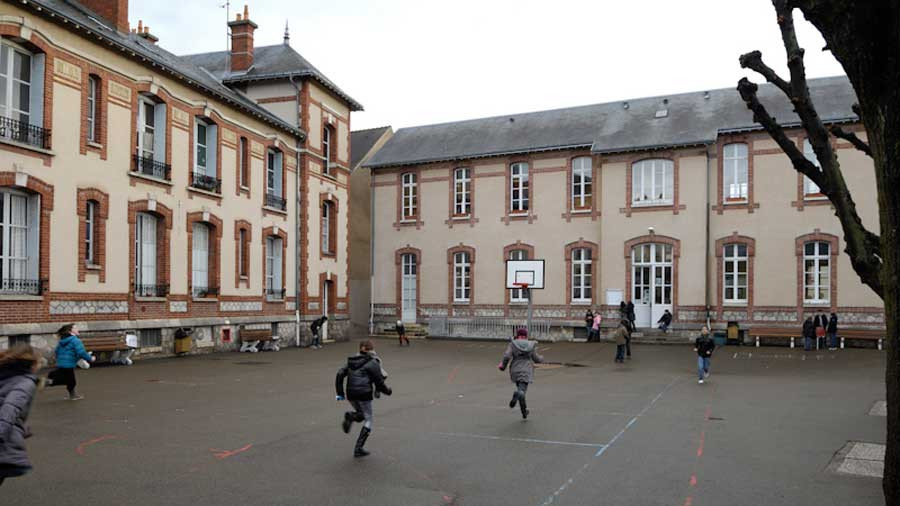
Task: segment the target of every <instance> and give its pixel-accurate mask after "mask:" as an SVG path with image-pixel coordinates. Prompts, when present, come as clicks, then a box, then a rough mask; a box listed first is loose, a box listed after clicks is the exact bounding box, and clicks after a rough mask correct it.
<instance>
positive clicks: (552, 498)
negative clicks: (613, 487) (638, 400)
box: [541, 378, 679, 506]
mask: <svg viewBox="0 0 900 506" xmlns="http://www.w3.org/2000/svg"><path fill="white" fill-rule="evenodd" d="M678 380H679V378H675V379H673V380H672V381H670V382H669V384H668V385H666V386H665V388H663V389H662V390H661V391H660V392H659V393H658V394H656V397H654V398H653V400H651V401H650V402H649V403H648V404H647V405H646V406H644V409H642V410H641V411H640V412H639V413H638V414H636V415H634V417H632V418H631V420H629V421H628V423H627V424H625V427H623V428H622V430H620V431H619V432H618V433H617V434H616V435H615V436H613V438H612V439H610V440H609V442H608V443H606V444H605V445H602V446H600V449H599V450H597V453H595V454H594V458H593V459H591V460H589V461H587V463H585V464H584V465H583V466H581V469H579V470H578V471H576V472H575V474H573V475H572V476H571V477H570V478H569V479H568V480H566V482H565V483H563V484H562V486H560V487H559V488H558V489H556V491H555V492H553V494H551V495H550V497H548V498H547V500H545V501H544V502H542V503H541V506H549V505H550V504H553V501H555V500H556V498H557V497H559V495H560V494H562V493H563V492H564V491H565V490H566V489H567V488H569V486H570V485H572V484H573V483H575V480H577V479H578V478H579V477H580V476H581V475H582V474H584V472H585V471H586V470H587V468H588V466H590V464H591V462H593V461H594V459H597V458H599V457H601V456H603V454H604V453H606V450H608V449H609V448H610V447H611V446H612V445H613V444H615V443H616V441H618V440H619V438H620V437H622V436H623V435H624V434H625V432H627V431H628V429H630V428H631V426H632V425H634V424H635V423H636V422H637V421H638V418H640V417H642V416H643V415H644V414H646V413H647V411H649V410H650V408H652V407H653V406H654V405H655V404H656V402H657V401H658V400H659V399H661V398H662V396H663V395H664V394H665V393H666V392H668V391H669V389H671V388H672V387H673V386H674V385H675V384H676V383H678Z"/></svg>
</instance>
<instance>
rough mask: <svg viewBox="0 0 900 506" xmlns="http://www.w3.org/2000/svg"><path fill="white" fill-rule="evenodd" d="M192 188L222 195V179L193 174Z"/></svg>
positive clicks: (197, 173)
mask: <svg viewBox="0 0 900 506" xmlns="http://www.w3.org/2000/svg"><path fill="white" fill-rule="evenodd" d="M191 186H192V187H194V188H197V189H200V190H206V191H208V192H213V193H222V180H221V179H219V178H217V177H213V176H207V175H206V174H201V173H199V172H191Z"/></svg>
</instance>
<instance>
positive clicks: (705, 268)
mask: <svg viewBox="0 0 900 506" xmlns="http://www.w3.org/2000/svg"><path fill="white" fill-rule="evenodd" d="M710 146H711V145H710V144H707V145H706V207H705V208H704V209H705V210H706V256H705V258H706V260H705V262H704V265H703V279H704V282H703V286H704V288H705V290H706V296H705V299H704V305H705V306H706V328H710V316H709V294H710V290H709V269H710V265H709V258H710V256H709V219H710V214H711V212H712V209H710V207H709V189H710V188H709V171H710V157H709V149H710ZM716 163H718V160H717V161H716Z"/></svg>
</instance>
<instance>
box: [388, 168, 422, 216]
mask: <svg viewBox="0 0 900 506" xmlns="http://www.w3.org/2000/svg"><path fill="white" fill-rule="evenodd" d="M404 174H415V176H416V214H415V215H414V216H412V217H410V218H406V219H404V218H403V175H404ZM396 185H397V201H396V202H397V219H396V221H395V222H394V228H395V229H396V230H400V228H401V227H416V230H419V229H421V228H422V225H424V224H425V222H424V221H422V172H421V170H419V168H418V167H415V168H412V169H409V170H401V171H397V183H396Z"/></svg>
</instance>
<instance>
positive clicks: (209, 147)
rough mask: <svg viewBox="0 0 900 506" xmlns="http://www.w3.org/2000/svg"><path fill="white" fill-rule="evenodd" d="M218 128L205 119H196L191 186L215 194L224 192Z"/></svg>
mask: <svg viewBox="0 0 900 506" xmlns="http://www.w3.org/2000/svg"><path fill="white" fill-rule="evenodd" d="M217 142H218V127H217V126H216V125H215V124H214V123H211V122H210V121H208V120H205V119H203V118H199V117H198V118H195V125H194V172H193V173H192V174H191V178H192V179H191V186H193V187H194V188H199V189H201V190H206V191H209V192H213V193H219V192H220V191H221V190H222V183H221V181H220V180H219V178H218V165H217V161H216V156H217V151H218V146H217V144H216V143H217Z"/></svg>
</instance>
